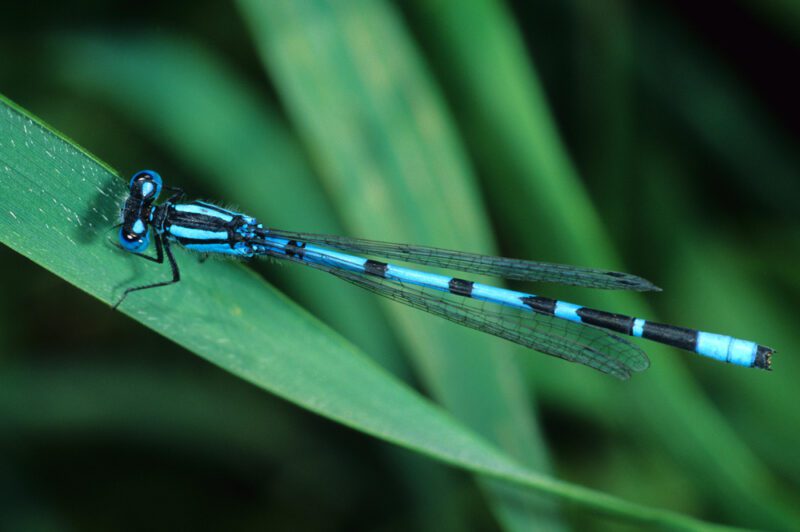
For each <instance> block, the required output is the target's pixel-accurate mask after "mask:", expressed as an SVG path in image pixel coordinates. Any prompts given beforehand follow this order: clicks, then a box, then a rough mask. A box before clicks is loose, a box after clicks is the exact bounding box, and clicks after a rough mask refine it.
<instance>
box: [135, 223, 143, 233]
mask: <svg viewBox="0 0 800 532" xmlns="http://www.w3.org/2000/svg"><path fill="white" fill-rule="evenodd" d="M133 231H134V232H135V233H144V222H142V221H141V220H136V222H135V223H134V224H133Z"/></svg>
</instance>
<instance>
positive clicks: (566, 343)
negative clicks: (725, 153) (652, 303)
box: [114, 170, 773, 379]
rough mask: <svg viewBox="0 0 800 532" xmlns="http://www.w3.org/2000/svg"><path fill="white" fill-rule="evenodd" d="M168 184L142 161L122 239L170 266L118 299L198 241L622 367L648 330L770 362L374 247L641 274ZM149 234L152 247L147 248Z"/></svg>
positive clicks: (741, 358) (708, 336)
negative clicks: (225, 200) (385, 232)
mask: <svg viewBox="0 0 800 532" xmlns="http://www.w3.org/2000/svg"><path fill="white" fill-rule="evenodd" d="M162 188H163V184H162V179H161V176H159V175H158V173H156V172H154V171H151V170H144V171H141V172H138V173H136V174H135V175H134V176H133V178H132V179H131V181H130V191H129V194H128V197H127V199H126V200H125V204H124V207H123V209H122V224H121V227H120V232H119V243H120V245H121V246H122V248H123V249H125V250H126V251H130V252H133V253H135V254H136V255H137V256H140V257H143V258H146V259H148V260H151V261H154V262H158V263H162V264H163V262H164V257H165V256H166V258H167V261H168V263H169V265H170V268H171V270H172V278H171V279H170V280H167V281H162V282H157V283H152V284H147V285H143V286H136V287H133V288H128V289H127V290H125V292H124V293H123V295H122V297H121V298H120V299H119V301H117V303H116V304H115V305H114V308H116V307H118V306H119V305H120V304H121V303H122V302H123V300H124V299H125V298H126V297H127V296H128V295H129V294H130V293H132V292H135V291H138V290H145V289H149V288H156V287H160V286H167V285H170V284H174V283H177V282H178V281H180V269H179V267H178V263H177V262H176V261H175V257H174V255H173V253H172V248H171V244H172V243H178V244H180V245H181V246H183V247H185V248H187V249H190V250H192V251H197V252H200V253H208V254H211V253H213V254H224V255H229V256H236V257H254V256H267V257H274V258H276V259H281V260H286V261H290V262H295V263H298V264H304V265H306V266H310V267H312V268H315V269H318V270H322V271H325V272H328V273H331V274H333V275H335V276H336V277H339V278H340V279H344V280H345V281H348V282H350V283H352V284H355V285H357V286H360V287H362V288H366V289H367V290H370V291H372V292H374V293H376V294H379V295H382V296H384V297H387V298H389V299H393V300H395V301H399V302H401V303H405V304H406V305H410V306H412V307H415V308H418V309H421V310H424V311H427V312H430V313H431V314H435V315H438V316H441V317H443V318H446V319H448V320H451V321H453V322H456V323H459V324H461V325H465V326H467V327H471V328H473V329H477V330H479V331H483V332H487V333H490V334H493V335H495V336H499V337H501V338H505V339H507V340H510V341H512V342H515V343H517V344H520V345H523V346H525V347H528V348H531V349H534V350H536V351H540V352H542V353H545V354H548V355H552V356H556V357H559V358H563V359H565V360H569V361H571V362H578V363H580V364H584V365H586V366H590V367H592V368H594V369H597V370H599V371H602V372H604V373H608V374H611V375H614V376H616V377H619V378H623V379H625V378H628V377H629V376H630V374H631V373H632V372H636V371H642V370H644V369H647V367H648V366H649V365H650V362H649V360H648V358H647V356H646V355H645V354H644V352H643V351H642V350H641V349H640V348H639V347H637V346H636V345H634V344H633V343H631V342H629V341H628V340H626V339H624V338H622V337H621V336H619V335H618V334H624V335H628V336H635V337H640V338H646V339H648V340H652V341H655V342H659V343H662V344H667V345H671V346H674V347H678V348H680V349H684V350H687V351H691V352H694V353H697V354H699V355H703V356H707V357H710V358H713V359H716V360H720V361H723V362H729V363H732V364H738V365H741V366H746V367H755V368H763V369H769V368H770V358H771V356H772V353H773V350H772V349H771V348H769V347H766V346H763V345H759V344H756V343H755V342H751V341H748V340H741V339H738V338H734V337H731V336H726V335H721V334H714V333H708V332H704V331H698V330H695V329H687V328H684V327H677V326H674V325H666V324H663V323H655V322H652V321H649V320H644V319H641V318H633V317H630V316H625V315H622V314H614V313H611V312H606V311H602V310H595V309H591V308H588V307H583V306H580V305H575V304H573V303H568V302H566V301H559V300H556V299H550V298H547V297H542V296H537V295H534V294H528V293H524V292H518V291H514V290H509V289H506V288H500V287H496V286H490V285H486V284H481V283H477V282H473V281H468V280H466V279H461V278H458V277H450V276H446V275H440V274H436V273H432V272H426V271H422V270H418V269H413V268H408V267H404V266H399V265H396V264H390V263H388V262H382V261H379V260H376V259H378V258H380V259H388V260H394V261H399V262H405V263H411V264H419V265H424V266H432V267H437V268H443V269H449V270H453V271H459V272H468V273H474V274H480V275H492V276H496V277H502V278H505V279H512V280H523V281H536V282H547V283H560V284H567V285H573V286H581V287H588V288H605V289H622V290H635V291H647V290H658V288H657V287H656V286H654V285H653V284H652V283H650V282H649V281H647V280H645V279H642V278H641V277H637V276H635V275H630V274H626V273H619V272H611V271H607V270H601V269H593V268H580V267H575V266H567V265H562V264H551V263H544V262H532V261H526V260H518V259H509V258H503V257H492V256H487V255H478V254H474V253H462V252H458V251H448V250H443V249H437V248H432V247H426V246H413V245H408V244H389V243H385V242H376V241H372V240H362V239H355V238H347V237H342V236H331V235H318V234H312V233H298V232H292V231H284V230H280V229H274V228H266V227H264V226H263V225H262V224H260V223H258V221H257V220H256V219H255V218H252V217H250V216H247V215H245V214H241V213H238V212H233V211H231V210H228V209H223V208H221V207H218V206H216V205H213V204H210V203H205V202H202V201H191V202H185V201H183V199H184V193H183V192H182V191H181V190H179V189H169V190H171V191H172V192H173V194H172V195H171V196H170V197H169V199H167V200H166V201H164V202H163V203H161V204H158V205H156V204H155V201H156V199H157V198H158V196H159V195H160V193H161V190H162ZM151 237H152V239H153V241H154V242H155V247H156V256H155V257H152V256H149V255H145V254H144V252H145V251H146V249H147V248H148V246H149V241H150V238H151ZM362 255H363V256H362ZM367 257H374V258H367ZM614 333H618V334H614Z"/></svg>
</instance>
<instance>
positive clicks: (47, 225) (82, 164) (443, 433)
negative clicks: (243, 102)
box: [0, 98, 700, 528]
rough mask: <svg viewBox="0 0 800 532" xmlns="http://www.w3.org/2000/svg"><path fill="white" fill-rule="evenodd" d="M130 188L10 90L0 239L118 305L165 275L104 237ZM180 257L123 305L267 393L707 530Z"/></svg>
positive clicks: (588, 497)
mask: <svg viewBox="0 0 800 532" xmlns="http://www.w3.org/2000/svg"><path fill="white" fill-rule="evenodd" d="M124 193H125V187H124V181H122V180H121V179H119V177H118V176H117V175H116V174H115V173H114V171H113V170H112V169H110V168H109V167H108V166H106V165H104V164H103V163H101V162H100V161H98V160H97V159H96V158H94V157H93V156H91V155H90V154H89V153H87V152H86V151H84V150H82V149H80V148H78V147H77V146H75V145H74V144H73V143H71V142H70V141H69V140H67V139H66V138H65V137H63V136H62V135H60V134H58V133H56V132H55V131H53V130H52V129H50V128H48V127H47V126H45V125H44V124H42V123H41V122H39V121H37V120H36V119H34V118H33V117H31V116H30V115H28V114H27V113H25V112H24V111H22V110H21V109H20V108H18V107H17V106H16V105H14V104H13V103H11V102H10V101H8V100H7V99H5V98H0V241H2V242H4V243H5V244H6V245H8V246H10V247H11V248H13V249H15V250H17V251H18V252H20V253H22V254H24V255H25V256H27V257H28V258H30V259H31V260H32V261H34V262H36V263H38V264H40V265H42V266H43V267H45V268H47V269H48V270H50V271H52V272H53V273H55V274H57V275H59V276H60V277H62V278H63V279H65V280H66V281H68V282H70V283H72V284H73V285H75V286H77V287H78V288H80V289H82V290H84V291H86V292H88V293H89V294H92V295H94V296H95V297H97V298H98V299H100V300H101V301H104V302H106V303H109V302H111V301H113V300H114V299H115V298H116V297H118V295H119V293H120V290H121V289H122V287H124V286H126V285H129V284H130V283H131V282H136V281H141V280H142V279H159V278H162V277H164V274H165V273H166V272H165V271H164V269H163V268H158V267H157V265H152V264H150V263H146V262H145V261H139V260H136V259H135V258H134V257H132V256H129V255H126V254H124V253H122V252H120V251H119V250H117V249H116V248H115V247H113V246H111V245H110V243H109V242H108V239H107V237H108V236H109V235H110V234H112V235H113V231H112V230H111V229H110V228H111V226H112V225H113V224H114V223H115V221H116V215H117V211H118V209H119V204H120V199H121V198H123V197H124ZM178 259H179V260H180V261H181V266H182V271H183V273H184V274H185V277H186V280H185V281H183V282H182V283H181V284H180V285H179V286H176V287H171V288H165V289H162V290H151V291H148V292H146V293H143V294H137V295H138V296H140V297H135V298H134V297H132V298H130V300H129V301H126V303H125V304H124V305H123V306H122V312H124V313H126V314H128V315H129V316H131V317H132V318H134V319H135V320H137V321H139V322H141V323H143V324H144V325H146V326H148V327H150V328H152V329H153V330H155V331H157V332H159V333H161V334H163V335H164V336H167V337H169V338H170V339H172V340H173V341H175V342H176V343H178V344H180V345H183V346H184V347H186V348H187V349H189V350H191V351H193V352H194V353H196V354H198V355H200V356H202V357H204V358H206V359H208V360H209V361H211V362H213V363H215V364H217V365H219V366H221V367H223V368H225V369H227V370H228V371H230V372H232V373H234V374H236V375H238V376H240V377H242V378H244V379H246V380H248V381H250V382H252V383H254V384H256V385H257V386H260V387H261V388H264V389H266V390H269V391H272V392H273V393H275V394H277V395H279V396H281V397H284V398H286V399H288V400H290V401H292V402H294V403H297V404H299V405H301V406H303V407H305V408H307V409H309V410H311V411H313V412H317V413H319V414H321V415H324V416H326V417H329V418H331V419H334V420H336V421H339V422H340V423H343V424H345V425H347V426H350V427H353V428H356V429H358V430H361V431H362V432H365V433H367V434H371V435H373V436H376V437H380V438H383V439H385V440H387V441H390V442H392V443H395V444H398V445H402V446H404V447H407V448H410V449H413V450H416V451H417V452H421V453H423V454H426V455H428V456H430V457H433V458H436V459H438V460H441V461H443V462H446V463H449V464H452V465H456V466H459V467H463V468H465V469H468V470H471V471H473V472H476V473H480V474H485V475H488V476H491V477H494V478H498V479H504V480H508V481H511V482H514V483H518V484H521V485H524V486H527V487H530V488H532V489H534V490H537V491H540V492H544V493H548V494H552V495H556V496H559V497H562V498H564V499H567V500H570V501H573V502H575V503H577V504H580V505H583V506H585V507H587V508H591V509H593V510H595V511H598V512H602V513H605V514H608V515H615V516H619V517H623V518H626V519H630V520H637V521H641V522H648V523H651V524H658V525H662V526H665V527H673V528H674V527H684V528H695V527H698V526H700V523H698V522H696V521H693V520H691V519H688V518H685V517H683V516H679V515H675V514H672V513H670V512H666V511H660V510H653V509H650V508H646V507H642V506H639V505H635V504H631V503H628V502H625V501H622V500H619V499H616V498H614V497H611V496H608V495H604V494H600V493H596V492H593V491H591V490H587V489H584V488H581V487H577V486H572V485H569V484H566V483H563V482H559V481H556V480H553V479H550V478H548V477H545V476H542V475H539V474H537V473H534V472H532V471H530V470H528V469H526V468H524V467H522V466H520V465H519V464H517V463H516V462H514V461H513V460H511V459H509V458H508V457H506V456H505V455H503V454H502V453H501V452H499V451H498V450H497V449H495V448H494V447H492V446H491V445H489V444H487V443H485V442H483V441H482V440H480V439H479V438H477V437H476V436H474V435H473V434H471V433H470V432H469V431H467V430H465V429H463V428H462V427H461V426H460V425H459V424H458V423H456V422H455V421H454V420H453V419H452V418H451V417H449V416H448V415H447V414H446V413H444V412H442V411H441V410H440V409H438V408H437V407H435V406H434V405H432V404H431V403H430V402H428V401H426V400H425V399H423V398H421V397H420V396H419V395H417V394H416V393H414V392H413V391H412V390H410V389H409V388H408V387H406V386H405V385H403V384H401V383H399V382H398V381H396V380H395V379H393V378H392V377H390V376H389V375H388V374H387V373H386V372H385V371H383V370H382V369H380V368H379V367H378V366H376V365H375V364H374V363H373V362H371V361H370V360H369V359H367V358H366V357H364V356H362V355H360V354H359V353H358V352H357V351H356V350H355V349H354V348H353V347H352V346H351V345H350V344H348V343H347V342H346V341H344V340H343V339H341V338H340V337H338V336H337V335H336V334H334V333H332V332H331V331H330V330H329V329H328V328H327V327H325V326H324V325H322V324H321V323H319V322H318V321H316V320H315V319H313V318H312V317H310V316H309V315H308V313H306V312H305V311H303V310H302V309H300V308H298V307H297V306H296V305H294V304H293V303H292V302H291V301H289V300H287V299H286V298H285V297H284V296H282V295H281V294H280V293H278V292H277V291H275V290H274V289H272V288H271V287H270V286H269V285H268V284H266V283H265V282H264V281H263V280H261V279H260V278H259V277H258V276H256V275H254V274H253V273H252V272H250V271H249V270H248V269H247V268H244V267H242V266H241V265H238V264H235V263H230V262H222V261H208V262H207V263H205V264H203V265H202V266H200V265H199V264H198V263H197V262H196V261H195V260H192V258H191V257H189V256H187V255H185V254H184V253H182V252H180V251H179V253H178ZM143 263H144V264H143ZM64 312H69V309H66V308H65V309H64ZM298 339H302V344H300V342H298ZM298 345H302V349H298Z"/></svg>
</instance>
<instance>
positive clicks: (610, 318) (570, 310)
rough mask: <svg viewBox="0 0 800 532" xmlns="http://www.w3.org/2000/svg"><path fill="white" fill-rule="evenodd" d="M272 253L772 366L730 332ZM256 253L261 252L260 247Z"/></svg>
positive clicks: (377, 267)
mask: <svg viewBox="0 0 800 532" xmlns="http://www.w3.org/2000/svg"><path fill="white" fill-rule="evenodd" d="M261 242H262V243H264V244H267V247H268V248H269V249H270V250H272V251H277V252H279V253H283V254H286V255H290V256H296V257H297V258H300V259H302V260H303V261H306V262H311V263H316V264H324V265H326V266H330V267H335V268H343V269H347V270H349V271H355V272H358V273H365V274H369V275H375V276H378V277H383V278H385V279H387V280H390V281H395V282H398V283H403V284H412V285H417V286H423V287H426V288H431V289H434V290H439V291H441V292H449V293H451V294H454V295H458V296H462V297H469V298H473V299H477V300H481V301H487V302H490V303H495V304H497V305H503V306H507V307H514V308H518V309H521V310H527V311H531V312H536V313H540V314H546V315H549V316H554V317H556V318H560V319H564V320H568V321H572V322H575V323H582V324H585V325H589V326H594V327H600V328H603V329H607V330H610V331H614V332H617V333H621V334H625V335H628V336H635V337H639V338H645V339H648V340H652V341H654V342H659V343H662V344H667V345H671V346H673V347H678V348H680V349H685V350H687V351H692V352H694V353H697V354H699V355H703V356H706V357H710V358H713V359H715V360H719V361H722V362H728V363H730V364H737V365H740V366H746V367H756V368H763V369H769V366H770V357H771V354H772V352H773V351H772V349H770V348H768V347H765V346H762V345H759V344H756V343H755V342H751V341H748V340H741V339H738V338H733V337H731V336H725V335H721V334H714V333H708V332H703V331H698V330H695V329H687V328H684V327H677V326H674V325H666V324H663V323H656V322H651V321H647V320H644V319H642V318H634V317H630V316H625V315H624V314H614V313H611V312H605V311H602V310H596V309H592V308H589V307H583V306H580V305H576V304H574V303H569V302H566V301H559V300H556V299H550V298H546V297H541V296H536V295H533V294H528V293H524V292H517V291H514V290H508V289H505V288H500V287H497V286H490V285H485V284H480V283H474V282H472V281H467V280H464V279H459V278H456V277H449V276H445V275H439V274H435V273H429V272H424V271H420V270H416V269H412V268H405V267H402V266H396V265H394V264H387V263H384V262H379V261H374V260H368V259H364V258H362V257H357V256H354V255H348V254H346V253H341V252H338V251H333V250H330V249H327V248H322V247H318V246H314V245H310V244H309V245H307V244H305V243H302V242H298V241H295V240H288V239H285V238H276V237H267V238H264V239H262V240H261ZM256 252H257V253H258V252H259V250H256Z"/></svg>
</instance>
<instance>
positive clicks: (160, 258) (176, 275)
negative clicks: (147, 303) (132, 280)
mask: <svg viewBox="0 0 800 532" xmlns="http://www.w3.org/2000/svg"><path fill="white" fill-rule="evenodd" d="M155 241H156V254H157V256H156V258H153V257H148V256H147V255H138V256H139V257H141V258H143V259H147V260H151V261H153V262H157V263H159V264H163V263H164V253H165V252H166V255H167V259H168V260H169V266H170V268H171V269H172V279H171V280H170V281H163V282H160V283H153V284H146V285H142V286H134V287H133V288H128V289H126V290H125V291H124V292H123V293H122V297H121V298H119V301H117V302H116V303H115V304H114V306H113V307H112V308H113V309H114V310H116V309H117V307H119V306H120V305H121V304H122V302H123V301H124V300H125V298H126V297H128V294H130V293H131V292H136V291H138V290H147V289H149V288H158V287H159V286H167V285H171V284H175V283H177V282H178V281H180V280H181V272H180V270H179V269H178V263H177V262H175V257H174V256H173V255H172V248H170V246H169V240H164V241H163V242H162V240H161V236H160V235H156V238H155ZM162 244H163V249H162Z"/></svg>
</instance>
